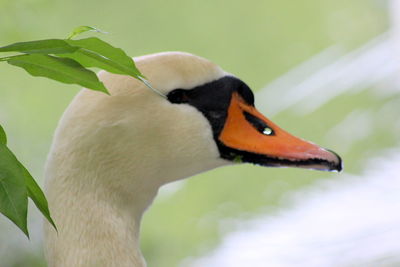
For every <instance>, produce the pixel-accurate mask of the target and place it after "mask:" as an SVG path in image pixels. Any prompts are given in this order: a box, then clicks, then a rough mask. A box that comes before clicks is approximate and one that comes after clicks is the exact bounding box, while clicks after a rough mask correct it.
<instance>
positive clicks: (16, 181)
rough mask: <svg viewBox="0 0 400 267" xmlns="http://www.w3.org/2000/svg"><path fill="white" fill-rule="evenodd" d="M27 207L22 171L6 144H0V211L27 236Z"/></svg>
mask: <svg viewBox="0 0 400 267" xmlns="http://www.w3.org/2000/svg"><path fill="white" fill-rule="evenodd" d="M27 208H28V195H27V190H26V186H25V179H24V172H23V170H22V169H21V167H20V163H19V161H18V160H17V159H16V157H15V156H14V154H13V153H12V152H11V151H10V150H9V149H8V148H7V146H5V145H4V144H0V212H1V213H2V214H4V215H5V216H6V217H8V218H9V219H10V220H11V221H12V222H14V223H15V224H16V225H17V226H18V227H19V228H20V229H21V230H22V231H23V232H24V233H25V235H26V236H28V237H29V233H28V228H27Z"/></svg>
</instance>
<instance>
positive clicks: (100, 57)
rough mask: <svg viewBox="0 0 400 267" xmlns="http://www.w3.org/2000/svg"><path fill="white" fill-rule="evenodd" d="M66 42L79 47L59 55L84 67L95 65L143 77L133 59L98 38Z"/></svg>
mask: <svg viewBox="0 0 400 267" xmlns="http://www.w3.org/2000/svg"><path fill="white" fill-rule="evenodd" d="M66 42H67V43H68V44H69V45H71V46H73V47H78V48H79V49H78V50H76V51H75V52H74V53H71V54H63V55H59V56H63V57H68V58H71V59H74V60H76V61H78V62H79V63H80V64H82V65H83V66H85V67H97V68H100V69H104V70H106V71H109V72H112V73H116V74H125V75H131V76H133V77H135V78H137V79H139V78H140V77H143V75H142V74H141V73H140V71H139V70H138V69H137V68H136V66H135V63H134V61H133V59H132V58H131V57H129V56H128V55H127V54H126V53H125V52H124V51H123V50H122V49H120V48H116V47H113V46H112V45H110V44H108V43H106V42H104V41H103V40H100V39H99V38H96V37H90V38H85V39H80V40H66Z"/></svg>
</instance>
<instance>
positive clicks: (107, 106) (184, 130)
mask: <svg viewBox="0 0 400 267" xmlns="http://www.w3.org/2000/svg"><path fill="white" fill-rule="evenodd" d="M135 62H136V64H137V67H138V68H139V69H140V70H141V72H142V73H143V74H144V75H145V76H146V78H147V79H148V81H149V82H150V83H151V85H152V86H153V87H154V88H156V89H157V90H158V91H160V92H161V93H162V94H163V95H165V98H164V97H161V96H160V95H158V94H156V93H155V92H153V91H151V90H149V89H148V88H147V87H146V86H145V85H144V84H142V83H141V82H139V81H137V80H135V79H133V78H131V77H127V76H123V75H116V74H111V73H108V72H104V71H103V72H101V73H100V74H99V77H100V79H101V80H102V81H103V82H104V83H105V85H106V87H107V88H108V89H109V91H110V93H111V96H106V95H104V94H100V93H97V92H94V91H91V90H86V89H84V90H83V91H81V92H80V94H78V96H77V97H76V98H75V100H74V101H73V103H72V104H71V105H70V107H69V109H68V110H67V112H66V113H65V115H64V118H63V119H62V123H61V124H62V125H63V127H61V128H62V129H59V130H58V134H57V135H59V136H60V135H61V136H62V135H65V138H64V139H67V138H68V139H69V140H71V136H75V137H76V138H73V140H76V143H77V145H79V146H80V147H82V146H90V148H88V147H87V149H91V150H92V151H93V152H92V153H93V154H94V155H97V156H98V157H99V158H101V161H102V162H110V161H114V162H118V164H120V166H119V167H116V168H120V169H122V168H124V169H126V170H128V171H135V170H132V168H130V166H138V164H137V163H140V166H141V169H147V172H148V173H149V172H150V173H154V174H155V175H154V176H155V177H162V178H158V179H161V181H157V183H160V182H161V183H166V182H170V181H173V180H177V179H182V178H185V177H188V176H191V175H194V174H196V173H199V172H202V171H206V170H209V169H211V168H215V167H218V166H222V165H226V164H230V163H234V162H243V163H253V164H258V165H262V166H270V167H302V168H310V169H317V170H327V171H340V170H341V168H342V167H341V159H340V157H339V156H338V155H336V154H335V153H333V152H331V151H329V150H325V149H323V148H320V147H319V146H317V145H315V144H313V143H310V142H307V141H304V140H302V139H300V138H297V137H294V136H293V135H291V134H289V133H288V132H286V131H284V130H283V129H281V128H279V127H278V126H277V125H276V124H274V123H273V122H272V121H270V120H269V119H267V118H266V117H264V116H263V115H262V114H261V113H260V112H258V111H257V109H256V108H255V105H254V95H253V93H252V91H251V89H250V88H249V87H248V86H247V85H246V84H245V83H244V82H243V81H241V80H240V79H239V78H237V77H235V76H233V75H232V74H229V73H227V72H225V71H224V70H222V69H221V68H220V67H219V66H217V65H215V64H214V63H212V62H210V61H208V60H206V59H204V58H201V57H198V56H195V55H192V54H188V53H182V52H165V53H158V54H152V55H147V56H142V57H138V58H135ZM277 101H279V99H277ZM71 132H72V133H73V134H71ZM60 139H62V137H60ZM85 140H86V141H85ZM56 141H57V140H56ZM117 159H118V160H117Z"/></svg>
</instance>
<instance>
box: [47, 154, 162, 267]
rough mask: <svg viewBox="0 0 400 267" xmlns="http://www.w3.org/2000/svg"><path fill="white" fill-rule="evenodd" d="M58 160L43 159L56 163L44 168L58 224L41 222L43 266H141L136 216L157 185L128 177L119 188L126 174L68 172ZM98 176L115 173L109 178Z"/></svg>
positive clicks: (152, 196)
mask: <svg viewBox="0 0 400 267" xmlns="http://www.w3.org/2000/svg"><path fill="white" fill-rule="evenodd" d="M58 161H59V160H58V159H57V157H56V156H55V157H53V158H51V159H50V160H49V162H50V165H52V166H58V168H55V169H56V170H57V171H56V172H53V170H52V168H48V170H47V184H46V189H47V190H46V191H47V196H48V199H49V205H50V210H51V212H52V216H53V218H54V220H55V222H56V225H57V228H58V233H57V232H56V231H55V230H54V229H52V227H51V226H50V225H48V224H46V225H45V249H46V251H45V253H46V257H47V260H48V264H49V267H53V266H54V267H67V266H68V267H70V266H76V267H81V266H82V267H83V266H85V267H86V266H89V267H90V266H111V267H112V266H122V267H124V266H135V267H142V266H146V264H145V261H144V259H143V257H142V255H141V252H140V249H139V230H140V221H141V217H142V214H143V212H144V211H145V210H146V208H147V207H148V206H149V205H150V204H151V202H152V200H153V198H154V197H155V195H156V192H157V189H158V187H157V186H148V185H146V186H144V185H142V184H140V183H132V185H131V188H121V187H120V186H119V185H118V181H122V180H124V179H128V177H125V178H123V177H122V176H124V175H125V174H124V173H121V172H115V170H114V173H113V175H112V174H110V173H109V172H104V171H100V172H98V171H96V172H95V173H93V172H91V173H90V172H85V171H82V170H80V171H76V172H74V171H70V170H71V169H73V168H71V165H69V164H65V163H66V162H65V160H63V161H62V162H63V163H64V164H62V165H60V164H56V162H58ZM60 162H61V161H60ZM67 166H69V168H68V167H67ZM67 169H69V171H66V170H67ZM82 173H86V177H85V176H83V175H82ZM102 176H107V177H115V183H113V184H111V183H107V179H104V177H102ZM132 181H141V179H132ZM132 188H136V190H133V189H132Z"/></svg>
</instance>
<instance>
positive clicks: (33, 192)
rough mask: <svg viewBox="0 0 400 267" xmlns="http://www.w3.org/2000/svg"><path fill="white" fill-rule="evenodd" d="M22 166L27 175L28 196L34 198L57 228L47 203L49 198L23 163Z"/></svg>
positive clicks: (38, 206)
mask: <svg viewBox="0 0 400 267" xmlns="http://www.w3.org/2000/svg"><path fill="white" fill-rule="evenodd" d="M20 165H21V168H22V169H23V171H24V175H25V184H26V188H27V190H28V196H29V197H30V198H31V199H32V200H33V202H34V203H35V205H36V207H37V208H38V209H39V210H40V212H41V213H42V214H43V216H44V217H45V218H46V219H47V220H48V221H49V222H50V223H51V224H52V225H53V227H54V228H55V229H56V230H57V227H56V225H55V223H54V221H53V219H52V218H51V216H50V211H49V206H48V203H47V199H46V197H45V195H44V193H43V191H42V189H40V187H39V185H38V184H37V183H36V181H35V179H33V177H32V175H31V174H30V173H29V172H28V170H27V169H26V168H25V167H24V166H23V165H22V164H20Z"/></svg>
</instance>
